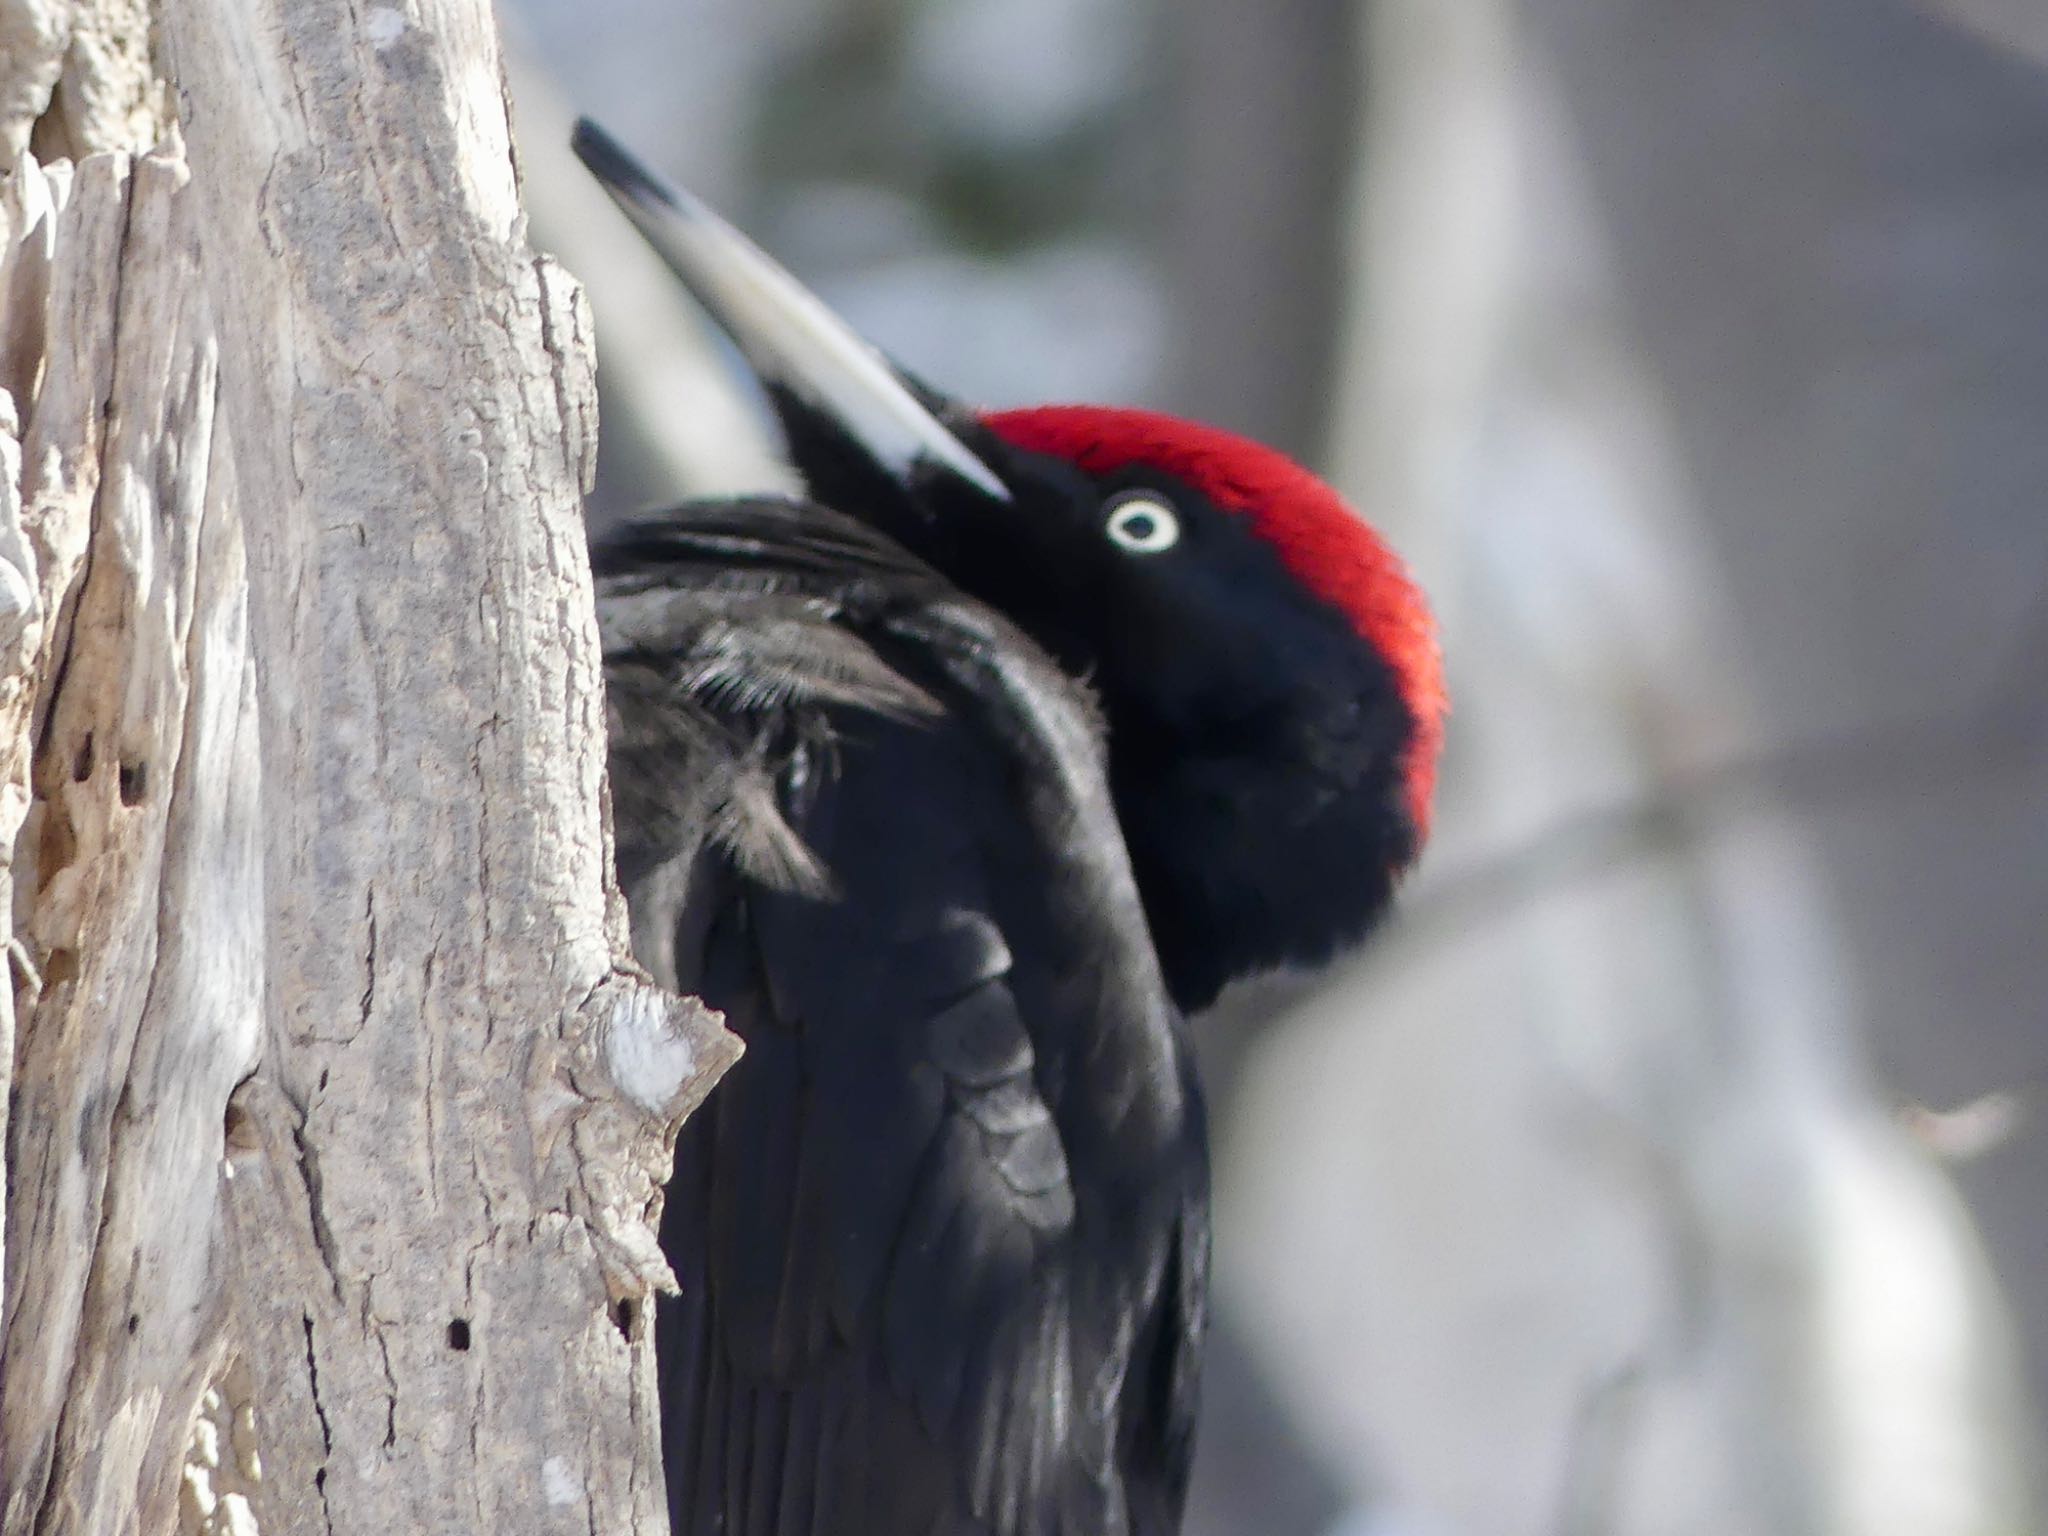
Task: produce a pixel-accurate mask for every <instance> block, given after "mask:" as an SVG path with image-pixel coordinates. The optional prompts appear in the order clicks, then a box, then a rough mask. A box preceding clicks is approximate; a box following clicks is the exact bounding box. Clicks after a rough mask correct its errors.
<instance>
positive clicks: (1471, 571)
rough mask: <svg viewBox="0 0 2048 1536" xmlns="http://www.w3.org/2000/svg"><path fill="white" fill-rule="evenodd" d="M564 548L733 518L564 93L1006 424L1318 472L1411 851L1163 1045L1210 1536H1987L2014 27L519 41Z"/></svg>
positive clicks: (694, 335)
mask: <svg viewBox="0 0 2048 1536" xmlns="http://www.w3.org/2000/svg"><path fill="white" fill-rule="evenodd" d="M504 3H505V8H506V12H507V15H506V20H507V23H508V27H509V29H510V31H511V34H512V38H513V46H514V52H515V58H514V61H513V75H514V87H515V95H516V96H517V98H518V102H519V107H520V112H521V115H522V128H521V135H522V145H523V156H524V166H525V173H526V176H527V184H528V191H529V202H530V206H531V209H532V216H533V222H534V227H535V235H536V239H537V241H538V243H540V244H542V245H544V246H547V247H549V248H552V249H554V250H555V251H557V252H558V254H559V255H560V256H561V257H562V259H563V260H564V261H565V263H566V264H567V265H569V266H570V267H571V268H572V270H574V271H575V272H576V273H577V274H578V275H579V276H580V277H581V278H582V279H583V280H584V281H585V283H586V284H587V286H588V288H589V289H590V292H591V298H592V303H593V306H594V308H595V311H596V316H597V321H598V326H599V348H600V370H601V379H602V381H603V384H604V387H605V390H606V394H605V400H604V423H605V436H604V452H603V483H602V485H601V487H600V490H599V493H598V498H597V505H596V509H595V512H594V515H595V516H598V517H603V516H607V515H612V514H614V513H616V512H617V511H619V510H624V509H627V508H630V507H634V506H639V505H643V504H646V503H649V502H653V501H658V500H662V499H671V498H674V497H676V496H678V495H680V494H684V493H690V492H701V491H712V490H720V489H731V488H738V487H747V486H758V485H762V484H767V483H774V481H775V480H776V478H777V476H778V475H779V473H780V471H779V469H778V467H777V465H776V461H775V450H774V444H773V440H772V438H771V437H769V436H767V435H766V434H765V433H764V431H763V429H762V427H761V424H760V420H759V417H758V413H757V412H756V411H755V410H754V409H753V406H752V403H751V402H750V401H749V400H748V399H747V398H746V397H745V396H744V394H742V393H740V392H739V391H738V389H737V387H736V385H735V379H734V373H733V370H732V369H731V368H730V367H729V366H728V360H727V359H726V357H725V356H724V355H723V354H722V353H721V352H720V351H719V350H718V349H717V347H716V346H714V345H713V344H712V343H711V342H710V341H709V340H708V338H707V337H706V335H705V333H704V331H703V330H702V328H701V327H700V326H699V325H698V324H697V322H696V321H695V319H694V317H693V316H692V315H691V314H690V313H689V312H688V311H687V310H686V309H685V308H683V307H682V306H681V304H680V301H679V300H678V299H677V298H676V297H675V296H674V294H673V291H672V285H671V284H670V283H669V281H668V279H667V278H666V277H665V275H663V274H662V273H660V272H659V271H658V269H651V268H650V266H649V264H648V262H647V260H646V259H645V258H644V257H643V256H642V255H641V253H640V252H639V251H638V250H637V248H636V246H635V244H634V242H633V240H632V238H631V237H630V235H629V233H628V231H627V230H626V227H625V226H624V224H623V223H622V222H621V221H619V220H618V219H617V218H616V217H615V216H613V215H612V214H611V212H610V211H609V208H608V206H607V205H606V204H605V202H604V200H603V199H602V198H601V197H600V196H598V195H596V194H594V193H593V192H592V190H591V189H590V187H589V186H588V185H587V183H586V182H585V181H584V179H583V177H582V175H581V173H580V171H578V170H577V169H576V168H575V167H574V165H573V162H570V161H568V160H567V159H566V156H565V155H564V153H563V149H562V145H563V142H564V140H565V138H566V133H567V126H566V125H567V119H568V115H569V114H570V113H571V112H573V111H585V112H590V113H592V114H594V115H596V116H598V117H600V118H601V119H602V120H604V121H605V122H606V124H607V125H608V126H609V127H611V128H612V129H613V130H614V131H615V132H617V133H618V134H619V135H620V136H621V137H623V138H624V139H625V140H626V141H627V142H629V143H630V144H633V145H634V146H636V147H637V148H638V149H639V150H640V151H642V152H643V153H644V154H646V155H647V157H648V158H649V159H650V160H652V161H654V162H655V163H656V164H658V165H660V166H661V167H663V168H664V169H666V170H667V171H668V172H670V173H671V174H673V175H674V176H676V177H678V178H679V179H682V180H684V181H686V182H688V183H689V184H690V185H692V186H693V187H694V188H695V189H696V190H698V191H699V192H701V193H703V194H704V195H706V196H707V197H709V198H711V199H712V200H713V201H714V202H716V203H717V204H719V205H720V206H721V207H723V208H724V209H725V211H726V212H728V213H729V214H730V215H731V216H732V217H734V218H735V219H736V220H737V221H739V222H740V223H741V224H742V225H743V226H744V227H746V228H747V229H749V230H750V231H751V232H752V233H753V234H754V235H755V236H756V237H757V238H758V239H759V240H760V241H761V242H762V243H763V244H765V245H766V246H767V247H769V248H770V249H771V250H773V251H775V252H777V253H778V254H779V255H780V256H781V257H782V258H783V260H784V261H785V262H786V263H787V264H788V265H789V266H790V267H792V268H793V269H794V270H795V271H796V273H797V274H798V275H799V276H800V277H802V278H804V279H805V280H807V281H808V282H810V283H811V284H812V285H813V286H814V287H816V288H817V289H818V290H819V291H820V292H821V293H822V294H823V295H824V296H825V297H826V298H827V299H828V300H829V301H830V302H831V303H833V304H834V305H835V306H837V307H838V308H839V309H840V310H841V311H842V312H843V313H844V314H846V315H847V316H848V317H849V318H850V319H851V320H853V322H854V323H855V324H856V325H857V326H859V327H860V328H861V329H863V330H864V331H865V332H867V334H869V335H870V336H871V337H873V338H874V339H875V340H877V341H878V342H880V343H881V344H883V345H884V346H885V347H886V348H888V349H889V350H890V351H892V352H893V353H895V354H896V355H897V356H898V357H899V358H901V359H902V360H903V361H904V362H906V363H907V364H909V365H910V366H911V367H913V368H915V369H917V370H918V371H920V372H922V373H924V374H925V375H927V376H928V377H930V378H931V379H932V380H933V381H934V382H936V383H938V384H940V385H941V386H943V387H945V388H946V389H948V390H949V391H951V392H953V393H956V394H959V395H962V396H965V397H967V398H970V399H978V400H981V401H985V402H987V403H990V404H1018V403H1026V402H1036V401H1045V400H1066V399H1079V400H1092V401H1103V402H1117V403H1142V404H1151V405H1157V406H1162V407H1164V408H1167V409H1171V410H1177V411H1181V412H1184V413H1187V414H1191V415H1196V416H1200V417H1204V418H1207V419H1209V420H1212V421H1215V422H1217V423H1219V424H1222V425H1225V426H1228V427H1232V428H1236V429H1238V430H1240V431H1244V432H1247V433H1250V434H1253V435H1255V436H1259V437H1262V438H1264V439H1267V440H1269V441H1271V442H1273V443H1275V444H1277V445H1279V446H1281V447H1284V448H1286V449H1288V450H1290V451H1292V452H1294V453H1296V454H1297V455H1299V456H1301V457H1303V458H1305V459H1307V460H1308V461H1309V462H1311V463H1312V464H1314V465H1316V466H1317V467H1319V468H1321V469H1322V470H1324V471H1325V472H1326V473H1328V474H1329V475H1330V476H1332V477H1333V478H1334V479H1335V480H1336V481H1337V482H1338V483H1339V484H1340V486H1341V487H1342V488H1343V489H1344V490H1345V491H1346V492H1347V494H1348V495H1349V496H1350V497H1351V498H1352V499H1353V501H1354V502H1355V504H1356V505H1357V506H1358V507H1359V508H1360V509H1362V510H1363V511H1364V512H1365V513H1366V514H1367V515H1368V516H1370V517H1371V518H1372V519H1373V520H1374V521H1376V522H1377V523H1378V524H1379V525H1380V526H1381V527H1382V528H1384V529H1385V530H1386V531H1387V532H1388V533H1389V535H1390V536H1391V537H1392V538H1393V539H1394V541H1395V542H1396V543H1397V544H1398V545H1399V546H1400V547H1401V548H1402V549H1403V550H1404V551H1405V552H1406V553H1407V554H1408V555H1409V556H1410V558H1411V560H1412V562H1413V563H1414V565H1415V566H1416V568H1417V569H1418V571H1419V572H1420V574H1421V576H1422V577H1423V579H1424V582H1425V584H1426V585H1427V586H1428V588H1429V589H1430V591H1431V592H1432V593H1433V594H1434V596H1435V599H1436V602H1437V604H1438V606H1439V611H1440V613H1441V615H1442V618H1443V622H1444V633H1445V639H1444V643H1445V649H1446V651H1447V653H1448V656H1449V662H1450V671H1451V677H1452V683H1453V689H1454V697H1455V699H1456V715H1455V718H1454V720H1453V722H1452V733H1451V738H1450V746H1449V756H1448V763H1447V775H1446V779H1445V782H1444V787H1443V792H1442V800H1441V803H1440V806H1439V810H1438V816H1437V825H1438V829H1439V831H1438V834H1437V839H1436V843H1435V845H1434V846H1433V847H1432V849H1431V850H1430V852H1429V854H1428V855H1427V857H1426V858H1425V861H1424V864H1423V867H1422V869H1421V871H1420V873H1419V875H1418V876H1417V877H1416V878H1415V879H1414V880H1413V882H1412V883H1411V885H1410V887H1409V889H1408V891H1407V894H1406V900H1405V904H1404V906H1403V909H1402V911H1401V914H1400V916H1399V917H1398V919H1397V920H1396V921H1395V922H1394V923H1393V924H1392V925H1391V926H1390V927H1389V929H1388V930H1387V931H1386V933H1385V934H1384V935H1383V936H1382V937H1381V938H1380V939H1379V940H1378V941H1377V942H1376V943H1375V944H1374V946H1373V947H1372V948H1371V950H1370V951H1369V952H1368V953H1366V954H1364V955H1362V956H1359V957H1358V958H1356V959H1355V960H1354V961H1352V962H1350V963H1348V964H1346V965H1344V966H1343V967H1342V968H1341V969H1340V970H1339V971H1338V972H1337V973H1336V974H1334V975H1330V976H1326V977H1323V978H1319V979H1317V980H1314V981H1304V980H1300V979H1294V980H1283V981H1278V982H1275V983H1272V984H1269V985H1264V986H1261V987H1258V988H1256V989H1252V990H1251V991H1249V992H1247V993H1244V994H1240V995H1237V996H1233V997H1230V998H1228V999H1226V1001H1225V1003H1224V1004H1223V1006H1222V1007H1221V1008H1220V1009H1219V1010H1218V1012H1217V1014H1216V1015H1215V1016H1214V1017H1212V1018H1210V1019H1208V1020H1206V1021H1204V1024H1203V1036H1204V1048H1205V1051H1206V1053H1207V1055H1208V1057H1209V1069H1210V1081H1211V1087H1212V1093H1213V1098H1214V1102H1215V1119H1216V1131H1217V1138H1218V1143H1219V1146H1218V1157H1219V1165H1218V1186H1219V1193H1218V1237H1217V1248H1216V1252H1217V1265H1218V1274H1219V1279H1218V1286H1219V1291H1220V1310H1221V1320H1220V1324H1219V1328H1218V1337H1217V1340H1216V1343H1215V1347H1214V1353H1213V1368H1212V1370H1211V1374H1210V1377H1209V1383H1208V1391H1207V1407H1206V1415H1207V1416H1206V1422H1205V1427H1204V1430H1203V1440H1202V1445H1201V1451H1200V1460H1199V1467H1198V1474H1197V1478H1196V1484H1197V1486H1196V1491H1195V1495H1194V1508H1193V1510H1192V1513H1191V1516H1190V1520H1189V1529H1190V1532H1191V1533H1193V1536H1538V1533H1541V1536H1578V1533H1588V1536H1590V1533H1604V1532H1615V1533H1627V1536H1678V1533H1695V1532H1697V1533H1701V1536H1748V1533H1807V1532H1815V1533H1822V1532H1824V1533H1837V1532H1840V1533H1857V1536H1863V1533H1893V1532H1896V1533H1901V1536H1904V1533H1912V1536H1964V1533H1971V1536H1993V1533H1996V1536H2017V1533H2022V1532H2030V1531H2034V1530H2036V1529H2037V1528H2038V1527H2037V1524H2036V1521H2037V1518H2038V1515H2037V1511H2038V1507H2039V1506H2038V1503H2037V1500H2038V1498H2039V1495H2040V1492H2041V1490H2040V1488H2039V1487H2038V1486H2037V1483H2038V1481H2039V1479H2038V1477H2037V1472H2038V1469H2039V1468H2040V1467H2041V1466H2042V1465H2043V1463H2044V1456H2043V1450H2044V1441H2043V1436H2042V1430H2041V1427H2040V1422H2039V1420H2038V1419H2037V1417H2036V1407H2037V1405H2038V1404H2039V1403H2041V1402H2042V1401H2044V1400H2048V1212H2044V1203H2048V1134H2044V1129H2048V1128H2044V1122H2043V1118H2042V1111H2043V1109H2044V1103H2043V1094H2044V1092H2048V1027H2044V1025H2048V7H2044V6H2043V5H2042V4H2041V0H1920V3H1917V4H1916V3H1909V0H1708V3H1702V0H1634V3H1624V0H1460V3H1457V4H1447V3H1445V0H1359V3H1345V0H1279V3H1275V4H1272V5H1248V4H1244V3H1242V0H1173V3H1171V4H1168V3H1167V0H1029V3H1019V0H504Z"/></svg>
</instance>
